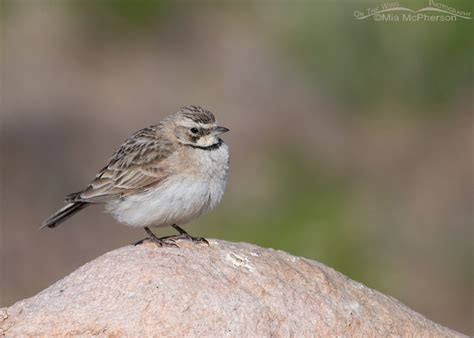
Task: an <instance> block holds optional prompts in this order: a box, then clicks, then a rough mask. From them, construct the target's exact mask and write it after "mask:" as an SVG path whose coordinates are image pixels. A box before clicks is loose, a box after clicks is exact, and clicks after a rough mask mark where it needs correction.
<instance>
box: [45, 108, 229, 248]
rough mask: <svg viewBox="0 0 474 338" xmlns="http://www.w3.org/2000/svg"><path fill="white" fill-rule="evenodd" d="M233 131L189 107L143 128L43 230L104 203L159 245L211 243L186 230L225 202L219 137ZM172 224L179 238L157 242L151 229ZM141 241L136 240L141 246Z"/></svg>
mask: <svg viewBox="0 0 474 338" xmlns="http://www.w3.org/2000/svg"><path fill="white" fill-rule="evenodd" d="M227 131H229V129H227V128H224V127H219V126H217V124H216V120H215V118H214V115H213V114H212V113H211V112H210V111H208V110H205V109H203V108H201V107H196V106H188V107H184V108H182V109H180V110H179V111H178V112H176V113H174V114H172V115H170V116H168V117H166V118H165V119H163V120H162V121H161V122H159V123H158V124H156V125H152V126H150V127H147V128H144V129H141V130H139V131H137V132H136V133H134V134H133V135H132V136H130V138H128V139H127V140H126V141H125V142H124V143H123V144H122V145H121V146H120V147H119V148H118V149H117V150H116V151H115V153H114V154H113V155H112V158H111V159H110V160H109V163H108V164H107V165H106V166H105V167H104V168H103V169H102V170H100V171H99V173H98V174H97V175H96V177H95V179H94V180H93V181H92V183H91V184H90V185H89V186H88V187H87V188H86V189H84V190H82V191H79V192H77V193H74V194H71V195H68V196H67V197H66V202H67V203H68V204H66V206H64V207H63V208H62V209H60V210H58V211H57V212H56V213H55V214H54V215H52V216H51V217H50V218H48V219H47V220H46V221H45V222H44V223H43V225H42V226H41V228H44V227H49V228H54V227H56V226H57V225H59V224H60V223H62V222H64V221H65V220H66V219H68V218H69V217H71V216H72V215H74V214H75V213H76V212H78V211H80V210H82V209H84V208H85V207H87V206H89V205H92V204H105V207H106V209H107V211H108V212H110V213H111V214H112V215H113V216H114V217H115V218H116V219H117V220H118V221H119V222H122V223H125V224H127V225H129V226H132V227H141V228H144V229H145V231H146V232H147V234H148V236H149V237H148V239H149V240H151V241H153V242H155V243H156V244H158V245H160V246H162V245H175V244H174V239H176V238H183V239H188V240H193V241H204V242H206V243H207V241H206V240H205V239H204V238H200V237H192V236H190V235H189V234H188V233H187V232H186V231H184V230H183V229H182V228H180V225H183V224H185V223H187V222H189V221H190V220H192V219H194V218H196V217H198V216H200V215H201V214H203V213H205V212H208V211H210V210H212V209H213V208H214V207H215V206H216V205H217V204H218V203H219V202H220V201H221V199H222V196H223V195H224V189H225V186H226V181H227V173H228V170H229V149H228V147H227V145H226V144H225V143H224V142H223V141H222V140H221V139H220V138H219V135H220V134H222V133H225V132H227ZM165 226H172V227H173V228H175V229H176V230H177V231H178V232H179V235H178V236H170V237H164V238H157V237H156V236H155V235H154V234H153V232H152V231H151V230H150V227H165ZM141 242H143V240H142V241H139V242H137V244H138V243H141Z"/></svg>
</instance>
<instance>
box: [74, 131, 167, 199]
mask: <svg viewBox="0 0 474 338" xmlns="http://www.w3.org/2000/svg"><path fill="white" fill-rule="evenodd" d="M172 151H173V147H172V144H171V143H170V142H166V141H164V140H163V139H161V138H159V136H158V135H157V133H156V126H152V127H148V128H144V129H142V130H139V131H138V132H136V133H135V134H133V135H132V136H131V137H130V138H129V139H128V140H127V141H125V143H124V144H123V145H122V146H121V147H120V148H119V149H117V151H116V152H115V153H114V154H113V156H112V158H111V159H110V161H109V164H108V165H107V166H105V167H104V168H103V169H102V170H101V171H100V172H99V173H98V174H97V176H96V177H95V179H94V180H93V181H92V183H91V184H90V185H89V186H88V187H87V188H86V189H85V190H83V191H81V192H79V193H75V194H71V195H69V196H68V197H67V198H66V201H69V202H70V201H81V202H89V203H101V202H107V201H110V200H113V199H117V198H120V197H123V196H127V195H129V194H133V193H136V192H140V191H143V190H145V189H147V188H148V187H150V186H152V185H156V184H159V183H160V182H161V181H163V180H164V179H166V178H167V177H168V175H169V170H166V169H165V168H164V166H163V162H164V161H165V160H166V158H168V157H169V155H170V154H171V153H172Z"/></svg>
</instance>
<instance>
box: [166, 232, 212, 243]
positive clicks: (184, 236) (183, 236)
mask: <svg viewBox="0 0 474 338" xmlns="http://www.w3.org/2000/svg"><path fill="white" fill-rule="evenodd" d="M173 238H174V239H184V240H186V241H191V242H196V243H204V244H207V245H209V242H208V241H207V239H205V238H204V237H194V236H191V235H190V234H188V233H186V234H181V235H176V236H173Z"/></svg>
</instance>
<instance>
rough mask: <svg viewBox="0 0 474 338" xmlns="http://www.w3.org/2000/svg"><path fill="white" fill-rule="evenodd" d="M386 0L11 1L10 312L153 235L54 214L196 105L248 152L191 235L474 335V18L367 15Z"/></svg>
mask: <svg viewBox="0 0 474 338" xmlns="http://www.w3.org/2000/svg"><path fill="white" fill-rule="evenodd" d="M378 3H380V2H377V1H375V0H374V1H365V2H362V1H360V2H352V1H351V2H350V1H341V2H334V1H314V2H312V1H297V2H293V3H290V2H286V1H265V0H261V1H241V2H238V1H235V2H227V3H225V4H219V3H218V2H217V1H215V2H203V3H201V4H200V5H199V6H198V5H197V4H195V3H194V2H191V1H178V2H174V1H173V2H171V1H144V0H140V1H125V0H100V1H73V0H71V1H53V0H51V1H41V0H37V1H35V0H30V1H27V0H24V1H20V0H19V1H3V2H2V7H1V17H0V20H1V28H0V29H1V33H2V37H1V46H0V47H1V55H0V57H1V66H2V75H1V80H2V81H1V120H0V122H1V134H0V141H1V143H0V144H1V156H0V163H1V175H2V176H1V181H0V184H1V186H0V192H1V207H0V211H1V219H0V222H1V223H0V230H1V233H0V235H1V238H0V306H8V305H10V304H12V303H13V302H15V301H17V300H19V299H22V298H25V297H29V296H32V295H33V294H35V293H36V292H38V291H40V290H42V289H43V288H45V287H47V286H48V285H50V284H51V283H53V282H54V281H56V280H58V279H60V278H62V277H63V276H65V275H66V274H68V273H69V272H71V271H73V270H75V269H76V268H77V267H79V266H80V265H82V264H84V263H86V262H88V261H90V260H91V259H93V258H95V257H97V256H98V255H100V254H102V253H104V252H106V251H109V250H112V249H114V248H117V247H120V246H123V245H127V244H129V243H131V242H133V241H135V240H138V239H140V238H142V237H143V236H144V232H143V231H141V230H133V229H129V228H126V227H125V226H122V225H119V224H117V223H116V222H115V221H114V220H113V219H112V218H111V217H110V216H109V215H107V214H105V213H103V210H102V209H101V208H100V207H95V208H91V209H87V210H86V211H84V212H81V213H79V214H78V215H77V216H75V217H74V218H72V219H71V220H69V221H68V222H67V223H65V224H64V225H63V226H61V227H59V228H57V229H55V230H45V231H38V227H39V225H40V224H41V222H42V221H43V220H44V219H45V218H46V217H47V216H49V215H50V214H51V213H52V212H54V211H55V210H56V209H57V208H59V207H60V206H61V205H62V199H63V197H64V196H65V195H66V194H67V193H71V192H74V191H77V190H79V189H81V188H83V187H85V186H86V185H87V184H88V183H89V181H90V180H91V179H92V178H93V176H94V175H95V173H96V171H97V170H98V169H100V168H101V167H102V166H103V165H104V164H105V162H106V160H107V159H108V157H109V156H110V155H111V154H112V152H113V151H114V149H115V148H116V147H117V146H118V145H120V144H121V142H122V141H123V140H124V139H125V138H126V137H127V136H128V135H129V134H131V133H132V132H133V131H135V130H137V129H139V128H142V127H145V126H147V125H150V124H153V123H156V122H157V121H159V120H160V119H161V118H162V117H164V116H165V115H167V114H169V113H172V112H174V111H175V110H176V109H178V108H179V107H181V106H184V105H188V104H194V105H202V106H204V107H206V108H208V109H210V110H212V111H213V112H214V113H215V114H216V115H217V118H218V122H219V123H220V124H221V125H224V126H227V127H229V128H230V129H231V132H230V133H228V134H226V135H225V137H224V138H225V141H226V142H227V143H228V144H229V145H230V147H231V155H232V158H231V174H230V181H229V185H228V189H227V192H226V196H225V198H224V200H223V202H222V204H221V205H220V207H219V208H218V210H216V211H215V212H213V213H212V214H209V215H207V216H205V217H202V218H201V219H199V220H197V221H195V222H193V224H192V225H190V226H188V227H186V228H187V229H188V230H189V231H190V232H191V233H192V234H195V235H199V236H206V237H215V238H221V239H225V240H231V241H247V242H251V243H256V244H258V245H262V246H266V247H273V248H277V249H282V250H285V251H289V252H290V253H292V254H295V255H301V256H305V257H309V258H312V259H316V260H319V261H321V262H323V263H325V264H327V265H329V266H332V267H334V268H335V269H337V270H338V271H340V272H342V273H344V274H346V275H348V276H350V277H351V278H353V279H356V280H358V281H361V282H363V283H365V284H367V285H368V286H370V287H372V288H375V289H377V290H380V291H382V292H384V293H386V294H389V295H391V296H394V297H396V298H398V299H400V300H401V301H402V302H404V303H405V304H407V305H408V306H410V307H412V308H414V309H415V310H417V311H419V312H421V313H422V314H424V315H426V316H427V317H429V318H430V319H433V320H435V321H437V322H440V323H442V324H444V325H447V326H449V327H451V328H453V329H456V330H459V331H461V332H463V333H467V334H474V330H473V328H472V322H471V321H472V315H473V313H472V281H473V280H472V271H473V264H472V263H473V262H472V239H473V237H472V221H473V218H472V201H473V184H472V183H473V179H474V177H473V167H472V164H473V162H472V154H473V148H472V142H473V114H472V103H473V102H472V89H473V82H472V75H473V64H472V58H473V53H472V51H473V48H472V47H473V45H472V41H473V39H472V22H471V21H470V20H457V21H456V22H444V23H441V22H437V23H436V22H435V23H433V22H418V23H381V22H374V21H373V20H372V21H370V20H364V21H360V20H355V19H354V15H353V12H354V10H358V9H361V8H362V9H365V8H367V7H370V6H374V5H376V4H378ZM447 3H448V1H447ZM448 4H449V5H450V6H452V7H455V8H457V9H460V10H464V11H470V12H472V2H471V1H467V0H466V1H449V3H448ZM408 5H410V7H413V8H421V7H423V6H426V3H425V2H424V1H412V2H410V3H409V4H408ZM157 233H158V234H159V235H166V234H168V233H172V231H169V230H159V231H157Z"/></svg>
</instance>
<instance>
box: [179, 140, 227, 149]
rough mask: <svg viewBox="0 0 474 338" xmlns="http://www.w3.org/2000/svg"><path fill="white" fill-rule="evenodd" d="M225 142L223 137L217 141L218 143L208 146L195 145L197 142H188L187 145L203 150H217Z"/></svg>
mask: <svg viewBox="0 0 474 338" xmlns="http://www.w3.org/2000/svg"><path fill="white" fill-rule="evenodd" d="M223 143H224V142H223V141H222V140H221V139H219V142H217V143H216V144H213V145H210V146H207V147H202V146H197V145H195V144H186V145H187V146H188V147H191V148H195V149H202V150H208V151H211V150H217V149H219V148H220V147H221V145H222V144H223Z"/></svg>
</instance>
